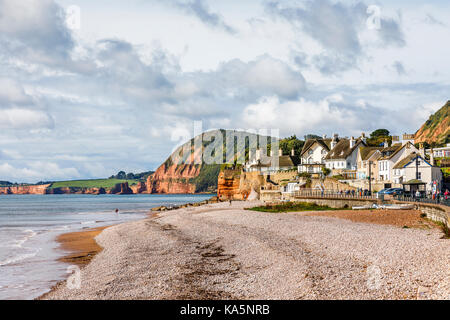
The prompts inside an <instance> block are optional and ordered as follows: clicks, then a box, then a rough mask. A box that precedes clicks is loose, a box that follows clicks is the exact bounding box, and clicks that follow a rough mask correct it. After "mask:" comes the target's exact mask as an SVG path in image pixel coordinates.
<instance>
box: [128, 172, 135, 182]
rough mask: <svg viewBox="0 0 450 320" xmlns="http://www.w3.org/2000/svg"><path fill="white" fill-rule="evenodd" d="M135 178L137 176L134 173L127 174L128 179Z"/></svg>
mask: <svg viewBox="0 0 450 320" xmlns="http://www.w3.org/2000/svg"><path fill="white" fill-rule="evenodd" d="M133 179H135V177H134V173H131V172H130V173H128V174H127V180H133Z"/></svg>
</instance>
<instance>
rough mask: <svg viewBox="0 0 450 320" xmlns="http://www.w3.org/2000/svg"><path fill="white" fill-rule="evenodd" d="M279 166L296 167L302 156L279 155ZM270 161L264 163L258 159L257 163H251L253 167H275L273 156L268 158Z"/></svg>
mask: <svg viewBox="0 0 450 320" xmlns="http://www.w3.org/2000/svg"><path fill="white" fill-rule="evenodd" d="M276 158H278V167H296V166H298V165H299V164H300V158H299V157H298V156H277V157H276ZM268 159H269V160H270V162H266V163H263V162H261V160H258V161H257V162H256V163H255V164H252V165H250V166H251V167H261V168H262V167H266V168H268V167H274V166H275V164H274V163H273V162H272V157H269V158H268Z"/></svg>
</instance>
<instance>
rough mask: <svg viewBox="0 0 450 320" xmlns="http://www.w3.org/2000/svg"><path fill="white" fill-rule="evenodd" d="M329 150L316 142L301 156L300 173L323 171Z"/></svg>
mask: <svg viewBox="0 0 450 320" xmlns="http://www.w3.org/2000/svg"><path fill="white" fill-rule="evenodd" d="M327 154H328V150H327V149H326V148H325V147H324V146H323V145H322V144H320V143H318V142H314V144H313V145H312V146H311V147H310V148H309V149H308V150H307V151H306V152H305V153H304V154H303V155H302V156H301V164H300V165H299V166H298V172H299V173H304V172H306V173H321V172H322V167H323V165H324V159H325V157H326V156H327Z"/></svg>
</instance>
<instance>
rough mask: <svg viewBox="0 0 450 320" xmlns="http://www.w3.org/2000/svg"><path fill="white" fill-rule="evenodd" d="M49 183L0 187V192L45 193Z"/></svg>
mask: <svg viewBox="0 0 450 320" xmlns="http://www.w3.org/2000/svg"><path fill="white" fill-rule="evenodd" d="M49 187H50V185H49V184H45V185H39V186H17V187H0V194H46V193H47V189H48V188H49Z"/></svg>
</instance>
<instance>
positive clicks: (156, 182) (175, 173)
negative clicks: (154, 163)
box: [146, 161, 202, 194]
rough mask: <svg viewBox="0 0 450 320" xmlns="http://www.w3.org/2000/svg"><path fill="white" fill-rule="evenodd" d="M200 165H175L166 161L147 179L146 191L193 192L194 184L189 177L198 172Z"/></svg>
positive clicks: (195, 175) (191, 177) (194, 189)
mask: <svg viewBox="0 0 450 320" xmlns="http://www.w3.org/2000/svg"><path fill="white" fill-rule="evenodd" d="M201 167H202V166H201V165H193V164H186V165H183V164H181V165H176V164H171V163H170V162H168V161H166V162H165V163H164V164H162V165H161V166H160V167H159V168H158V169H157V170H156V172H155V173H154V174H153V175H150V176H149V177H148V179H147V185H146V192H148V193H173V194H181V193H195V191H196V185H195V184H194V183H192V182H191V181H192V180H191V179H194V178H196V177H197V176H198V175H199V174H200V170H201Z"/></svg>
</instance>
